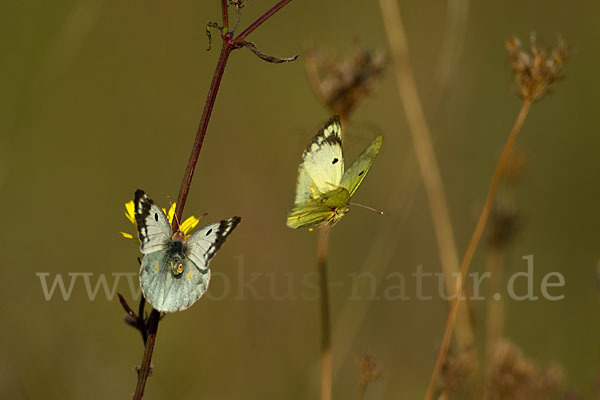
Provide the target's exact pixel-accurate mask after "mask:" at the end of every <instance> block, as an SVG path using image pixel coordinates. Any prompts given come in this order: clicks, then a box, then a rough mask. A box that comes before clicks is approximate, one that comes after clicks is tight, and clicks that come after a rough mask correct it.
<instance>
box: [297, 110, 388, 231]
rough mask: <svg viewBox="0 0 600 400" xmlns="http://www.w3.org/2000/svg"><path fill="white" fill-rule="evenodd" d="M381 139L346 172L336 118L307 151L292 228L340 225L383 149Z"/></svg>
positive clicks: (328, 123)
mask: <svg viewBox="0 0 600 400" xmlns="http://www.w3.org/2000/svg"><path fill="white" fill-rule="evenodd" d="M382 141H383V137H382V136H378V137H376V138H375V140H373V142H372V143H371V144H370V145H369V147H367V148H366V149H365V150H364V151H363V152H362V154H361V155H360V156H359V157H358V159H357V160H356V161H355V162H354V163H353V164H352V165H351V166H350V168H348V170H347V171H346V172H344V157H343V155H342V126H341V125H340V119H339V118H338V117H337V116H334V117H332V118H331V119H330V120H329V121H328V122H327V123H326V124H325V125H324V126H323V128H321V130H320V131H319V132H318V133H317V134H316V135H315V137H313V139H312V141H311V142H310V143H309V144H308V146H307V147H306V150H304V153H303V155H302V158H303V159H304V162H303V163H302V164H300V168H299V169H298V183H297V185H296V199H295V200H294V208H293V209H292V211H290V213H289V214H288V217H287V226H289V227H290V228H294V229H296V228H305V227H313V226H319V225H323V224H329V225H334V224H336V223H337V222H338V221H339V220H340V219H342V217H343V216H344V214H345V213H347V212H348V204H349V201H350V198H351V197H352V195H354V192H356V189H358V186H360V184H361V182H362V180H363V179H365V176H366V175H367V172H369V168H371V165H373V162H374V161H375V157H376V156H377V153H379V149H380V148H381V143H382Z"/></svg>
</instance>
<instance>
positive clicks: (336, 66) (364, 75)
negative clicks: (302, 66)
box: [306, 45, 387, 118]
mask: <svg viewBox="0 0 600 400" xmlns="http://www.w3.org/2000/svg"><path fill="white" fill-rule="evenodd" d="M386 64H387V57H386V56H385V54H384V53H383V52H378V51H375V52H374V51H370V50H367V49H364V48H360V47H359V46H357V45H355V46H354V47H353V49H352V51H351V52H350V54H349V55H348V56H347V57H346V58H344V59H343V60H335V59H334V58H333V57H331V56H329V55H325V54H324V53H323V52H322V51H319V50H313V49H309V50H307V51H306V70H307V73H308V77H309V80H310V83H311V86H312V88H313V90H314V91H315V93H316V94H317V95H318V96H319V97H320V98H321V100H322V101H323V102H324V103H325V104H326V105H327V107H328V108H329V110H330V111H331V112H332V113H334V114H337V115H340V116H342V117H343V118H344V117H347V116H348V115H349V114H350V113H351V112H352V111H353V110H354V109H355V108H356V106H357V105H358V104H359V103H360V102H361V101H362V100H363V99H364V98H365V97H367V96H368V95H369V94H370V93H371V92H372V91H373V89H374V88H375V84H376V82H377V80H378V79H379V77H380V76H381V75H382V73H383V70H384V69H385V65H386Z"/></svg>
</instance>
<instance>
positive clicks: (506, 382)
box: [486, 341, 565, 400]
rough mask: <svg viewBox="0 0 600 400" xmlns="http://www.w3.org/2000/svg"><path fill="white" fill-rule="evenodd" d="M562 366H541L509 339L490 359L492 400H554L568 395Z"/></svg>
mask: <svg viewBox="0 0 600 400" xmlns="http://www.w3.org/2000/svg"><path fill="white" fill-rule="evenodd" d="M564 380H565V379H564V373H563V370H562V368H561V367H559V366H551V367H549V368H547V369H546V370H542V369H540V368H539V367H538V366H537V365H536V364H535V363H534V362H533V361H532V360H529V359H527V358H525V356H524V355H523V353H522V352H521V350H520V349H519V348H517V347H516V346H515V345H513V344H512V343H510V342H508V341H500V342H498V344H497V345H496V346H495V348H494V351H493V353H492V356H491V359H490V361H489V371H488V376H487V382H486V386H487V392H488V393H489V397H488V398H489V399H490V400H509V399H510V400H552V399H557V400H558V399H563V398H564V395H565V385H564Z"/></svg>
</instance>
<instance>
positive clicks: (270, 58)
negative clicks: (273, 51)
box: [241, 40, 298, 64]
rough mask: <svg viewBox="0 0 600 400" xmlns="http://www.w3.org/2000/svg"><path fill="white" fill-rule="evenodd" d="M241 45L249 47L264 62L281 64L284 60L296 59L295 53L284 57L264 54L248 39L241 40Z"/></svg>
mask: <svg viewBox="0 0 600 400" xmlns="http://www.w3.org/2000/svg"><path fill="white" fill-rule="evenodd" d="M241 45H242V46H243V47H247V48H248V49H250V50H251V51H252V52H253V53H254V54H256V55H257V56H258V58H260V59H261V60H263V61H266V62H270V63H273V64H281V63H285V62H290V61H296V60H297V59H298V54H296V55H295V56H293V57H285V58H279V57H275V56H270V55H268V54H265V53H263V52H262V51H260V50H259V49H258V48H257V47H256V45H255V44H254V43H252V42H248V41H245V40H244V41H242V42H241Z"/></svg>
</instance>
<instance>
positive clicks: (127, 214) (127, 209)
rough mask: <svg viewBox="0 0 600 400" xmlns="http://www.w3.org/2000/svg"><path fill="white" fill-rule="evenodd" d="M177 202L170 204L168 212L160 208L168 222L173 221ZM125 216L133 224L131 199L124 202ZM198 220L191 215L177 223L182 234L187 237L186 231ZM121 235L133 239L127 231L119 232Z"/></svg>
mask: <svg viewBox="0 0 600 400" xmlns="http://www.w3.org/2000/svg"><path fill="white" fill-rule="evenodd" d="M176 205H177V204H176V203H173V204H172V205H171V208H169V212H167V211H166V210H165V209H164V208H163V209H162V210H163V212H164V213H165V214H166V216H167V219H168V220H169V224H172V223H173V217H174V215H175V206H176ZM125 217H126V218H127V219H128V220H129V222H131V223H132V224H134V225H135V206H134V204H133V200H131V201H128V202H127V203H125ZM199 221H200V220H199V219H198V218H196V217H194V216H193V215H192V216H191V217H189V218H187V219H186V220H185V221H183V223H182V224H181V225H179V230H181V232H183V234H184V235H185V237H186V238H187V237H189V236H190V235H188V232H190V231H191V230H192V229H194V228H195V227H196V225H198V222H199ZM120 233H121V235H123V237H124V238H127V239H133V235H132V234H130V233H127V232H120Z"/></svg>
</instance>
